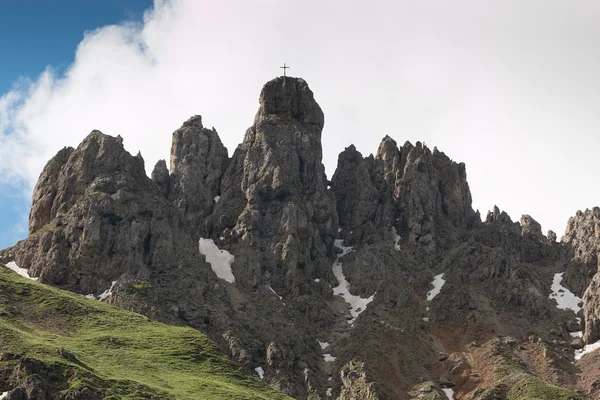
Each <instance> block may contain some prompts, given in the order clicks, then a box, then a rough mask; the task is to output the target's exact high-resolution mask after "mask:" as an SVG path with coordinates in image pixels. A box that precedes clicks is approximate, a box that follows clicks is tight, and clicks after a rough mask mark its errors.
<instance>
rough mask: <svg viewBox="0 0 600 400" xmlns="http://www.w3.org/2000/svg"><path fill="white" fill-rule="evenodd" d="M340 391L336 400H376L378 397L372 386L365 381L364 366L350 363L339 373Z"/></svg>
mask: <svg viewBox="0 0 600 400" xmlns="http://www.w3.org/2000/svg"><path fill="white" fill-rule="evenodd" d="M340 380H341V381H342V390H341V392H340V396H339V397H338V399H343V400H377V399H379V397H378V396H377V393H376V391H375V387H374V384H373V383H372V382H369V381H368V380H367V376H366V373H365V371H364V364H363V363H362V362H359V361H351V362H349V363H347V364H346V365H344V366H343V367H342V370H341V371H340Z"/></svg>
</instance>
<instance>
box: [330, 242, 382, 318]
mask: <svg viewBox="0 0 600 400" xmlns="http://www.w3.org/2000/svg"><path fill="white" fill-rule="evenodd" d="M343 242H344V241H343V239H336V240H335V244H334V245H335V247H337V248H339V249H341V250H342V252H341V253H340V254H338V255H337V257H336V259H335V262H334V263H333V274H334V275H335V277H336V278H337V280H338V282H339V283H340V284H339V285H338V286H337V287H334V288H333V294H334V295H339V296H344V299H345V300H346V303H348V304H349V305H350V314H351V315H352V319H350V320H348V323H349V324H351V325H352V324H354V321H356V318H358V316H359V315H360V313H361V312H363V311H365V310H366V308H367V305H368V304H369V303H370V302H372V301H373V299H374V298H375V295H376V294H377V293H373V295H372V296H371V297H369V298H366V299H365V298H362V297H360V296H355V295H353V294H351V293H350V290H349V288H350V283H348V281H347V280H346V277H345V276H344V271H343V269H342V263H341V262H340V258H341V257H343V256H345V255H346V254H348V253H350V252H351V251H352V247H351V246H350V247H346V246H344V245H343Z"/></svg>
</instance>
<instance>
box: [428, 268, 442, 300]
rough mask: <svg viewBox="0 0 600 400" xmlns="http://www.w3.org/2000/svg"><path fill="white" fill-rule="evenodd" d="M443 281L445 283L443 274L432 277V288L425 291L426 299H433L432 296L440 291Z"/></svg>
mask: <svg viewBox="0 0 600 400" xmlns="http://www.w3.org/2000/svg"><path fill="white" fill-rule="evenodd" d="M444 283H446V281H445V280H444V274H439V275H436V276H434V277H433V281H432V282H431V284H432V285H433V289H431V290H430V291H429V292H427V301H431V300H433V298H434V297H435V296H437V295H438V294H439V293H440V291H441V290H442V287H444Z"/></svg>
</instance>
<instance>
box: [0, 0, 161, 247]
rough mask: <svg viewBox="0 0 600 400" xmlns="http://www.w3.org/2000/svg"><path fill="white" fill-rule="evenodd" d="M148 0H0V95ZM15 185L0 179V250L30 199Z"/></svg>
mask: <svg viewBox="0 0 600 400" xmlns="http://www.w3.org/2000/svg"><path fill="white" fill-rule="evenodd" d="M151 5H152V1H151V0H2V1H0V96H1V95H2V94H3V93H6V92H8V91H9V90H10V89H11V88H12V87H13V85H14V84H15V82H17V81H18V80H19V79H21V78H26V79H30V80H36V79H37V78H38V76H39V75H40V74H41V73H42V72H43V71H44V70H45V68H46V67H47V66H51V67H52V68H53V69H54V70H55V71H56V72H57V73H58V74H59V75H60V74H62V73H63V72H64V71H65V70H66V68H67V67H68V66H69V65H70V64H71V63H72V62H73V59H74V56H75V50H76V48H77V45H78V44H79V42H81V40H82V39H83V34H84V32H85V31H86V30H93V29H96V28H98V27H102V26H104V25H109V24H117V23H119V22H122V21H123V20H133V21H141V20H142V16H143V12H144V10H145V9H146V8H148V7H150V6H151ZM22 189H23V188H22V187H20V186H19V185H18V184H17V185H16V187H15V185H14V184H13V185H8V184H0V193H3V194H4V195H2V196H0V249H2V248H5V247H8V246H10V245H12V244H13V243H14V242H15V241H16V240H18V239H22V238H24V237H25V236H26V234H27V232H26V231H25V229H24V228H25V227H26V224H24V223H23V221H24V219H25V217H26V216H27V214H28V210H29V203H30V199H25V198H24V196H23V195H22Z"/></svg>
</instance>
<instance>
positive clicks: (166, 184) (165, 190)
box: [151, 160, 171, 199]
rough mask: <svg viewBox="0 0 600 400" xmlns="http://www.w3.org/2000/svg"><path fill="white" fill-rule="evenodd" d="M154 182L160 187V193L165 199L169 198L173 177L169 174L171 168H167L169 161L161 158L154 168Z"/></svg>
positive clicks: (152, 176)
mask: <svg viewBox="0 0 600 400" xmlns="http://www.w3.org/2000/svg"><path fill="white" fill-rule="evenodd" d="M151 178H152V182H154V184H155V185H156V186H157V187H158V191H159V192H160V194H162V195H163V196H164V198H165V199H167V198H169V192H170V191H171V180H170V179H171V178H170V176H169V170H168V169H167V163H166V162H165V160H159V161H158V162H157V163H156V165H155V166H154V169H153V170H152V175H151Z"/></svg>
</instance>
